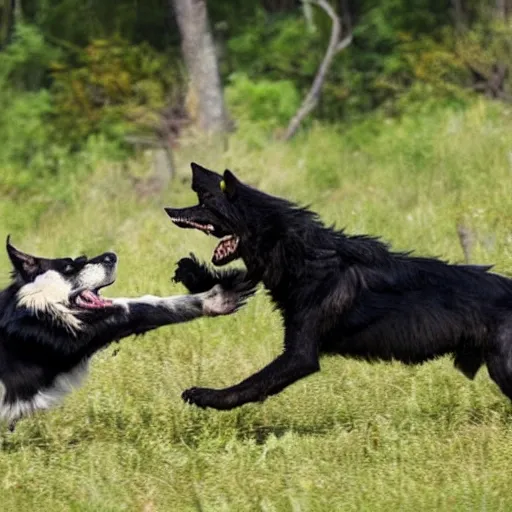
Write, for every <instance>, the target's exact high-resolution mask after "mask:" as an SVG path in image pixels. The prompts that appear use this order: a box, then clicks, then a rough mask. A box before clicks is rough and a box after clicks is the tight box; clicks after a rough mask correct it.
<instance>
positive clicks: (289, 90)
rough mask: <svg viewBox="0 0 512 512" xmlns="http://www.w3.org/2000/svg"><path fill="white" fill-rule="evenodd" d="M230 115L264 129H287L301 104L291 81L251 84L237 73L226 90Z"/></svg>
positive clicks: (254, 81) (246, 78)
mask: <svg viewBox="0 0 512 512" xmlns="http://www.w3.org/2000/svg"><path fill="white" fill-rule="evenodd" d="M226 99H227V102H228V105H229V109H230V112H231V113H232V114H234V116H235V118H237V119H248V120H250V121H253V122H258V123H260V124H261V125H262V126H263V127H265V128H271V129H272V128H276V127H280V126H284V125H286V123H287V122H288V121H289V120H290V118H291V117H292V116H293V114H294V113H295V111H296V110H297V108H298V106H299V104H300V95H299V92H298V91H297V89H296V87H295V85H294V83H293V82H292V81H291V80H274V81H271V80H265V79H261V80H251V79H250V78H249V77H247V75H245V74H242V73H237V74H234V75H232V76H231V78H230V83H229V85H228V87H226Z"/></svg>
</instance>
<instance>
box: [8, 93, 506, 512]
mask: <svg viewBox="0 0 512 512" xmlns="http://www.w3.org/2000/svg"><path fill="white" fill-rule="evenodd" d="M500 108H501V111H500V110H498V109H497V108H496V107H490V106H489V105H486V104H484V103H482V104H477V105H475V106H474V107H473V108H471V109H470V110H468V111H467V112H465V113H453V112H450V113H439V114H435V115H433V114H431V115H428V116H427V115H425V116H424V117H421V118H415V119H405V120H403V121H402V122H400V123H397V122H394V123H391V122H389V123H388V124H381V125H379V126H378V127H377V128H378V129H371V127H368V126H366V127H361V128H358V127H354V128H353V129H352V130H350V131H348V132H343V131H341V130H339V131H336V130H335V129H334V128H327V127H322V126H318V127H315V128H313V129H312V130H311V131H310V133H309V134H307V135H304V136H302V137H301V138H299V139H297V140H296V141H294V142H293V143H292V144H289V145H285V144H283V143H279V142H272V143H270V142H267V141H266V140H265V138H264V137H263V136H262V135H261V134H259V133H257V132H255V131H250V130H249V131H245V130H240V131H239V132H238V133H237V134H236V135H235V136H234V137H233V139H232V140H231V141H230V146H229V149H228V150H226V151H224V152H219V151H217V150H215V148H214V147H213V146H210V147H208V146H207V145H206V146H205V145H203V144H197V143H194V142H193V141H189V143H187V144H184V146H183V148H181V149H180V151H179V152H178V154H177V159H178V168H179V175H178V177H177V179H176V180H175V181H174V182H173V183H172V186H171V187H170V190H167V191H162V193H161V195H158V196H155V197H152V198H149V199H148V198H146V199H140V198H137V197H136V196H135V195H134V192H133V191H132V189H131V185H130V184H129V182H128V180H127V179H126V177H125V173H123V172H122V171H121V170H120V169H118V168H116V167H115V166H112V167H107V166H100V167H99V168H98V170H97V172H96V173H95V174H94V175H93V176H91V177H90V178H89V179H88V180H87V181H86V182H83V183H80V184H77V186H75V187H74V188H72V189H70V192H69V199H70V200H69V201H68V202H67V203H66V204H54V205H51V208H49V210H48V212H47V213H46V214H45V215H43V216H42V217H40V218H39V219H38V221H37V225H33V226H31V225H30V224H31V222H32V220H31V217H30V203H25V202H23V203H22V204H19V203H16V202H15V201H14V199H7V198H4V199H3V200H2V202H1V205H0V215H1V216H0V237H2V236H5V235H7V233H8V232H11V233H12V236H13V242H14V243H15V244H17V245H19V247H20V248H21V249H24V250H27V251H32V252H34V253H39V254H42V255H49V256H67V255H69V254H74V255H76V254H80V253H83V252H86V253H87V254H89V255H93V254H94V253H98V252H100V251H104V250H109V249H115V250H116V252H117V253H118V255H119V257H120V269H119V277H118V280H117V283H116V284H115V285H114V286H113V287H112V288H111V289H110V292H109V293H110V295H132V296H135V295H138V294H144V293H153V294H175V293H183V289H182V288H181V287H180V286H179V285H176V284H173V283H171V282H170V277H171V275H172V273H173V269H174V263H175V261H176V260H177V259H178V258H180V257H181V256H183V255H186V254H188V253H189V252H190V251H191V250H194V251H195V252H196V253H197V254H198V255H199V256H200V257H202V258H205V259H209V258H210V254H211V251H212V249H213V247H214V242H213V241H212V240H211V239H209V238H206V237H204V236H202V235H201V234H200V233H198V232H193V231H184V230H179V229H177V228H175V227H174V226H173V225H172V224H171V223H170V222H169V221H168V219H167V217H166V215H165V213H164V212H163V210H162V207H163V206H164V205H185V204H190V203H191V201H192V200H193V199H194V196H193V194H192V193H191V191H190V190H189V185H188V179H189V169H188V162H189V161H190V160H195V161H197V162H199V163H202V164H204V165H206V166H210V167H212V168H214V169H217V170H222V169H224V168H225V167H229V168H231V169H232V170H233V171H234V172H235V173H237V174H238V175H239V177H240V178H241V179H243V180H245V181H248V182H250V183H252V184H254V185H256V186H257V187H259V188H261V189H263V190H265V191H268V192H271V193H275V194H278V195H285V196H286V197H288V198H290V199H294V200H297V201H299V202H301V203H310V204H311V205H312V207H313V208H314V209H315V210H317V211H318V212H319V213H321V215H322V217H323V218H324V220H325V221H326V223H336V225H337V226H339V227H346V229H347V231H348V232H351V233H356V232H359V233H362V232H363V233H370V234H375V235H377V234H378V235H381V236H382V237H383V238H384V239H385V240H387V241H389V242H391V243H392V245H393V247H394V248H396V249H414V250H415V251H416V253H417V254H422V255H439V256H441V257H443V258H445V259H449V260H450V261H461V260H462V258H463V254H462V250H461V246H460V244H459V241H458V237H457V224H463V225H464V226H465V227H466V229H467V230H469V232H470V233H471V234H472V238H473V248H472V260H473V261H474V262H478V263H495V264H496V270H497V271H499V272H503V273H512V117H511V115H512V113H511V112H510V111H504V110H503V109H502V107H500ZM136 165H137V164H134V166H136ZM8 270H9V268H8V265H7V257H3V258H1V259H0V275H1V276H2V277H3V281H2V284H5V283H7V276H8ZM105 294H106V292H105ZM281 335H282V329H281V325H280V319H279V317H278V315H277V314H276V313H275V312H273V310H272V307H271V305H270V303H269V300H268V299H267V297H266V296H265V294H264V293H263V291H259V292H258V294H257V296H256V297H255V298H254V300H252V301H251V302H250V303H249V304H248V306H247V307H246V308H245V309H244V310H242V311H241V312H239V313H238V314H236V315H234V316H231V317H226V318H217V319H203V320H198V321H195V322H192V323H189V324H183V325H175V326H172V327H168V328H163V329H161V330H160V331H158V332H153V333H150V334H148V335H146V336H145V337H142V338H130V339H127V340H125V341H124V342H123V343H122V345H121V346H120V349H121V350H120V351H119V353H118V354H117V355H115V357H114V352H115V350H116V349H117V348H118V347H111V348H109V349H107V350H106V351H104V352H102V353H101V354H99V355H98V356H97V357H96V358H95V359H94V363H93V365H92V371H91V375H90V377H89V379H88V381H87V383H86V385H85V386H84V387H83V388H81V389H80V390H79V391H77V392H76V393H74V394H73V395H71V396H69V397H68V398H67V399H66V401H65V402H64V403H63V405H62V406H61V407H60V408H57V409H54V410H52V411H51V412H48V413H46V414H40V415H38V416H36V417H34V418H31V419H27V420H24V421H22V422H21V423H20V424H19V426H18V428H17V430H16V431H15V433H14V434H11V435H9V434H7V433H5V432H4V433H0V509H1V510H2V511H3V512H7V511H29V510H47V511H48V512H50V511H51V512H56V511H118V510H119V511H120V510H128V511H132V510H133V511H137V510H138V511H143V512H153V511H195V510H197V511H246V510H248V511H252V510H254V511H257V510H261V511H265V512H267V511H268V512H270V511H293V512H297V511H353V510H358V511H359V510H368V511H387V510H404V511H407V510H414V511H415V512H417V511H423V510H439V511H448V510H471V511H473V510H482V511H484V510H485V511H498V510H502V511H508V510H512V466H511V464H510V461H511V459H512V428H511V424H512V406H511V404H510V403H509V401H508V400H507V399H506V398H505V397H504V396H503V395H502V394H501V393H500V392H499V391H498V389H497V388H496V386H495V385H494V383H492V382H491V381H490V379H489V377H488V375H487V372H486V370H483V371H481V373H480V374H479V375H478V376H477V378H476V379H475V381H474V382H471V381H468V380H466V379H465V378H464V377H463V376H462V375H461V374H460V373H459V372H456V371H454V370H453V368H452V364H451V361H449V360H447V359H443V360H439V361H436V362H433V363H430V364H427V365H424V366H421V367H405V366H402V365H399V364H377V365H369V364H366V363H361V362H355V361H348V360H343V359H341V358H326V359H323V360H322V371H321V372H320V373H319V374H316V375H314V376H312V377H310V378H307V379H305V380H303V381H301V382H299V383H297V384H295V385H293V386H291V387H290V388H288V389H287V390H285V391H284V392H283V393H281V394H280V395H279V396H277V397H274V398H271V399H269V400H268V401H267V402H265V403H263V404H258V405H247V406H244V407H242V408H240V409H238V410H234V411H230V412H216V411H202V410H198V409H195V408H192V407H190V406H187V405H185V404H183V403H182V402H181V400H180V398H179V395H180V393H181V391H182V390H183V389H184V388H186V387H189V386H191V385H210V386H214V387H217V386H223V385H227V384H232V383H235V382H237V381H239V380H240V379H242V378H244V377H246V376H248V375H249V374H250V373H251V372H253V371H255V370H257V369H258V368H260V367H261V366H263V365H264V364H265V363H266V362H268V361H269V360H270V359H271V358H272V357H274V356H275V355H277V354H278V353H279V350H280V346H281Z"/></svg>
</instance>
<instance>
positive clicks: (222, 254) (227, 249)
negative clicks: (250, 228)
mask: <svg viewBox="0 0 512 512" xmlns="http://www.w3.org/2000/svg"><path fill="white" fill-rule="evenodd" d="M239 242H240V238H238V237H237V236H236V235H226V236H224V237H222V238H221V240H220V242H219V243H218V245H217V247H215V249H214V251H213V256H212V263H213V264H214V265H218V266H219V265H226V264H228V263H230V262H231V261H233V260H236V259H237V258H238V244H239Z"/></svg>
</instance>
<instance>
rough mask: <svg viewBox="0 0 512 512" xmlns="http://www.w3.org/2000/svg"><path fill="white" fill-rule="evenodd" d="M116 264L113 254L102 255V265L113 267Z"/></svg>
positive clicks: (115, 257)
mask: <svg viewBox="0 0 512 512" xmlns="http://www.w3.org/2000/svg"><path fill="white" fill-rule="evenodd" d="M116 262H117V256H116V254H115V253H114V252H106V253H105V254H104V255H103V263H106V264H107V265H115V264H116Z"/></svg>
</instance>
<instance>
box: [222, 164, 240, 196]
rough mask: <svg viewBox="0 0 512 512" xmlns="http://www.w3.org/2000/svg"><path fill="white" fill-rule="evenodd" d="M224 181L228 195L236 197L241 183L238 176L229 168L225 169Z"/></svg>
mask: <svg viewBox="0 0 512 512" xmlns="http://www.w3.org/2000/svg"><path fill="white" fill-rule="evenodd" d="M223 181H224V193H225V194H226V195H227V196H228V198H229V199H233V198H235V197H236V194H237V191H238V185H239V184H240V182H239V181H238V179H237V177H236V176H235V175H234V174H233V173H232V172H231V171H230V170H229V169H226V170H225V171H224V180H223Z"/></svg>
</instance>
